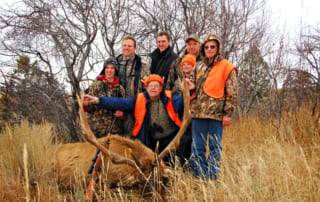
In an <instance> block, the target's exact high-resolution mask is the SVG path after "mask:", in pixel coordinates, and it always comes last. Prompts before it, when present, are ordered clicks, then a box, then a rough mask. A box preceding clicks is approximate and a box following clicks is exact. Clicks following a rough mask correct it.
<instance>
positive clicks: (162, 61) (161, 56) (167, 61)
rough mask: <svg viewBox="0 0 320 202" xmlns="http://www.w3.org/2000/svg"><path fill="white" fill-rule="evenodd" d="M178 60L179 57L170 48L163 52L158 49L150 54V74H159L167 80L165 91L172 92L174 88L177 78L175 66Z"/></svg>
mask: <svg viewBox="0 0 320 202" xmlns="http://www.w3.org/2000/svg"><path fill="white" fill-rule="evenodd" d="M177 58H178V55H177V54H176V53H175V52H174V51H173V49H172V47H170V46H169V47H168V48H167V49H166V50H165V51H163V52H160V50H159V48H157V49H155V50H154V51H153V52H152V53H150V54H149V60H151V61H150V74H158V75H160V76H161V77H164V78H165V82H164V83H165V85H164V86H165V88H164V90H172V88H173V86H174V81H175V80H176V78H177V72H176V71H175V68H174V64H175V60H176V59H177Z"/></svg>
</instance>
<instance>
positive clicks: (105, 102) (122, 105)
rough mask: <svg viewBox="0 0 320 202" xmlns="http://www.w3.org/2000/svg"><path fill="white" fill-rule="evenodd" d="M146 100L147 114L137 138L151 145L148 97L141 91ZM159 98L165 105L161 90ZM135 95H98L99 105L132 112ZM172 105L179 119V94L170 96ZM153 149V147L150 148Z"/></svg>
mask: <svg viewBox="0 0 320 202" xmlns="http://www.w3.org/2000/svg"><path fill="white" fill-rule="evenodd" d="M143 95H144V96H145V98H146V100H147V104H146V109H147V114H146V116H145V118H144V121H143V125H142V127H141V129H140V131H139V134H138V136H137V138H138V139H139V140H140V141H141V142H142V143H143V144H145V145H146V146H147V147H149V148H150V147H151V145H150V139H149V135H148V126H149V123H150V110H149V109H150V97H149V95H148V93H147V91H144V92H143ZM160 100H161V102H162V103H163V104H164V106H166V104H167V102H168V100H169V98H168V97H167V96H166V95H165V94H164V93H163V92H162V93H161V94H160ZM135 101H136V97H129V98H119V97H100V98H99V105H100V106H102V107H104V108H107V109H111V110H122V111H124V112H131V113H134V107H135ZM172 102H173V107H174V110H175V112H176V113H178V115H179V117H180V119H182V116H183V97H182V96H180V95H173V96H172ZM151 149H154V148H151Z"/></svg>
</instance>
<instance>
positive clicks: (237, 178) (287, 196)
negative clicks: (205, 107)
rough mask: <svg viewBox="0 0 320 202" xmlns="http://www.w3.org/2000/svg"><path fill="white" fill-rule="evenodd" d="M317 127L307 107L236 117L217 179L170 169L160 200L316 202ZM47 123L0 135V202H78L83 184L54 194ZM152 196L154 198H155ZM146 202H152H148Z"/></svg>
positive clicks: (102, 193)
mask: <svg viewBox="0 0 320 202" xmlns="http://www.w3.org/2000/svg"><path fill="white" fill-rule="evenodd" d="M319 124H320V123H319V122H317V121H315V120H314V118H313V117H312V116H311V113H310V112H309V111H308V110H306V109H300V110H297V111H295V112H286V113H285V114H283V115H282V117H281V119H274V118H270V119H267V120H261V119H259V118H257V116H249V117H239V118H237V119H236V120H234V121H233V124H232V125H231V126H228V127H226V128H225V130H224V134H223V151H222V161H221V173H220V175H219V179H218V181H211V180H208V181H204V180H199V179H196V178H194V177H192V175H191V174H190V173H188V172H187V171H184V170H183V169H182V168H180V167H177V168H175V169H173V177H172V179H171V181H170V183H169V184H168V187H167V190H166V196H165V197H164V198H165V200H166V201H190V202H191V201H192V202H193V201H320V134H319V133H320V125H319ZM55 136H56V134H55V132H54V130H53V126H52V125H50V124H49V123H43V124H42V125H32V126H30V125H29V124H28V123H27V122H23V123H22V124H20V125H17V126H14V127H10V128H9V127H7V128H5V130H3V131H2V133H1V134H0V202H4V201H8V202H12V201H52V202H55V201H84V200H85V199H84V192H85V188H86V187H85V186H83V184H85V183H86V182H85V183H83V182H84V179H78V180H79V185H76V186H75V189H74V190H73V191H65V190H61V189H60V188H59V185H58V181H57V176H56V173H55V166H54V165H55V152H56V151H57V149H58V148H59V147H60V146H61V145H62V143H56V141H55ZM96 191H97V198H96V200H97V201H144V198H143V197H142V196H141V195H139V194H138V193H137V192H136V191H135V189H122V188H113V189H108V188H107V187H104V185H103V184H99V185H98V186H97V190H96ZM158 200H159V199H154V201H158ZM151 201H152V199H151Z"/></svg>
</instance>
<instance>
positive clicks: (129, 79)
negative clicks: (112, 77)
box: [116, 54, 149, 97]
mask: <svg viewBox="0 0 320 202" xmlns="http://www.w3.org/2000/svg"><path fill="white" fill-rule="evenodd" d="M116 59H117V61H118V63H119V66H120V67H119V79H120V83H121V85H122V86H123V87H124V88H125V93H126V97H135V96H136V95H137V94H138V93H139V92H142V91H143V89H144V87H143V85H142V83H141V80H145V79H146V78H147V76H148V75H149V69H148V66H147V64H146V63H145V62H143V61H142V58H141V57H140V56H139V55H137V54H136V55H135V56H134V57H132V58H129V59H127V60H123V56H122V55H119V56H117V58H116Z"/></svg>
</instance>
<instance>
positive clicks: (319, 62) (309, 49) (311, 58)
mask: <svg viewBox="0 0 320 202" xmlns="http://www.w3.org/2000/svg"><path fill="white" fill-rule="evenodd" d="M305 30H307V31H308V33H301V35H300V39H299V42H298V43H297V45H296V51H297V53H298V56H299V58H300V61H299V70H300V72H301V71H302V72H304V73H303V75H305V77H307V78H308V81H309V82H308V83H304V84H306V85H309V90H311V92H309V94H306V93H307V92H305V91H301V93H303V97H309V98H312V99H311V104H312V111H313V115H315V116H316V117H317V120H320V113H319V111H320V110H319V109H320V24H318V25H317V26H316V27H312V26H308V27H307V28H306V29H305ZM304 81H305V80H304ZM304 81H302V82H304ZM304 86H305V85H304ZM300 90H303V89H300ZM300 90H299V91H300Z"/></svg>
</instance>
